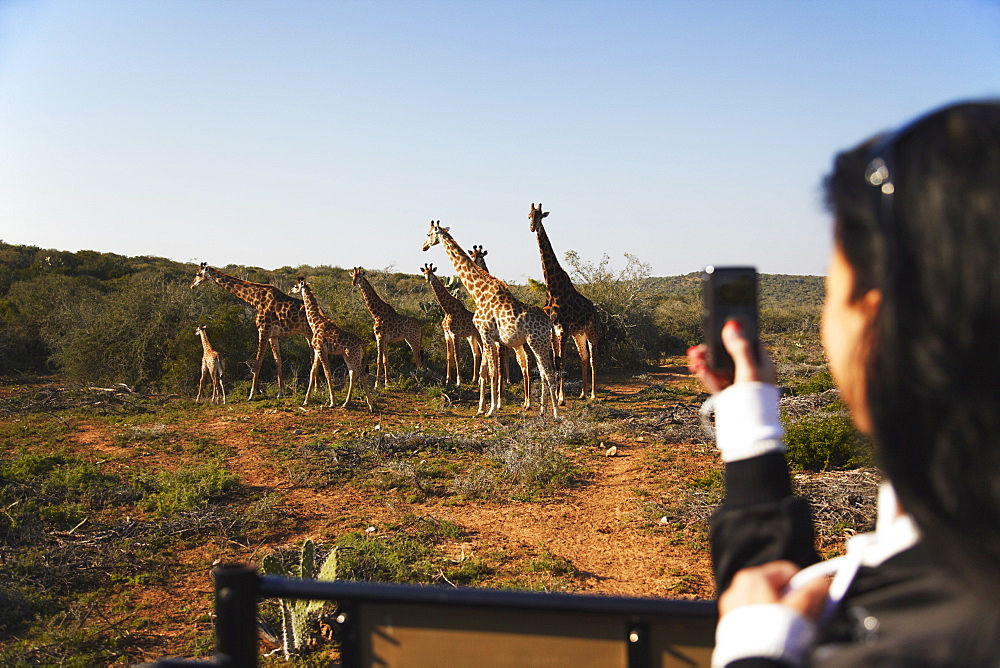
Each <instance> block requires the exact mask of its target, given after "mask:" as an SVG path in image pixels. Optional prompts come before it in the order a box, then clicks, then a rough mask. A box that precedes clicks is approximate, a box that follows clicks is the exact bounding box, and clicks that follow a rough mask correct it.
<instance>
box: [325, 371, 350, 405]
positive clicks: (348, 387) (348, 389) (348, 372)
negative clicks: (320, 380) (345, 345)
mask: <svg viewBox="0 0 1000 668" xmlns="http://www.w3.org/2000/svg"><path fill="white" fill-rule="evenodd" d="M352 394H354V369H353V368H351V365H348V366H347V397H346V398H345V399H344V403H342V404H341V405H340V407H341V408H347V404H349V403H350V401H351V395H352ZM330 405H331V406H332V405H333V404H330Z"/></svg>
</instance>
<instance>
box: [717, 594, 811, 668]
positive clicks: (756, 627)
mask: <svg viewBox="0 0 1000 668" xmlns="http://www.w3.org/2000/svg"><path fill="white" fill-rule="evenodd" d="M815 637H816V625H815V624H813V622H811V621H810V620H809V619H807V618H806V617H804V616H802V615H800V614H799V613H798V612H796V611H795V610H792V609H791V608H789V607H787V606H784V605H780V604H778V603H770V604H762V605H745V606H743V607H740V608H736V609H735V610H732V611H731V612H729V613H728V614H726V615H725V616H724V617H723V618H722V619H720V620H719V625H718V626H717V627H716V629H715V649H714V650H713V652H712V667H713V668H721V667H722V666H727V665H729V664H730V663H732V662H733V661H737V660H739V659H749V658H767V659H776V660H780V661H784V662H786V663H789V664H792V665H801V664H803V663H805V660H806V657H807V656H808V653H809V649H810V647H812V644H813V641H814V640H815Z"/></svg>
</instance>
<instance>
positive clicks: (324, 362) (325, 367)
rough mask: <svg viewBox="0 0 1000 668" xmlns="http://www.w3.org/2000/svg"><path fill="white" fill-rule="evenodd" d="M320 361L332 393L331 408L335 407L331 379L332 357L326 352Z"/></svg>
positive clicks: (327, 385)
mask: <svg viewBox="0 0 1000 668" xmlns="http://www.w3.org/2000/svg"><path fill="white" fill-rule="evenodd" d="M320 363H321V364H322V365H323V375H324V376H326V389H327V390H328V391H329V393H330V404H329V406H330V408H333V381H332V380H331V379H330V359H329V358H328V357H327V356H326V354H325V353H324V354H323V356H322V358H321V359H320Z"/></svg>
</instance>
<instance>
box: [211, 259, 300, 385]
mask: <svg viewBox="0 0 1000 668" xmlns="http://www.w3.org/2000/svg"><path fill="white" fill-rule="evenodd" d="M209 279H211V280H213V281H215V282H216V283H218V284H219V286H220V287H221V288H222V289H223V290H226V291H227V292H230V293H232V294H233V295H236V296H237V297H239V298H240V299H242V300H243V301H245V302H246V303H248V304H250V306H253V307H254V308H255V309H256V310H257V318H256V324H257V359H256V361H254V365H253V382H252V383H251V384H250V397H249V399H248V400H252V399H253V397H254V395H255V394H257V383H258V381H259V380H260V365H261V362H263V361H264V346H265V345H268V344H270V346H271V354H272V355H274V364H275V366H277V368H278V396H279V397H280V396H282V395H283V394H284V391H285V382H284V378H283V377H282V375H281V350H280V349H279V348H278V337H279V336H291V335H293V334H304V335H305V337H306V339H307V340H310V341H311V340H312V332H311V331H310V330H309V321H308V320H307V319H306V310H305V307H304V306H302V302H300V301H299V300H298V299H294V298H292V297H289V296H288V295H286V294H285V293H284V292H282V291H281V290H279V289H278V288H276V287H274V286H273V285H265V284H264V283H251V282H250V281H243V280H240V279H238V278H235V277H233V276H230V275H229V274H224V273H222V272H221V271H219V270H218V269H216V268H215V267H209V266H208V263H206V262H202V263H201V267H200V268H199V269H198V273H196V274H195V275H194V280H193V281H191V289H192V290H194V289H195V287H197V286H198V285H200V284H201V283H203V282H204V281H206V280H209Z"/></svg>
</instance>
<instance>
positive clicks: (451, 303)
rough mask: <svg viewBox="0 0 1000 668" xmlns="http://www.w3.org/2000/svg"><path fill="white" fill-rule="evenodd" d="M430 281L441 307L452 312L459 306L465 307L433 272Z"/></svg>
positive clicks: (447, 311)
mask: <svg viewBox="0 0 1000 668" xmlns="http://www.w3.org/2000/svg"><path fill="white" fill-rule="evenodd" d="M430 281H431V288H432V289H433V290H434V296H435V297H437V300H438V304H440V305H441V308H443V309H444V310H445V312H446V313H452V312H454V311H456V310H458V309H459V308H463V309H464V308H465V307H464V306H463V305H462V302H461V301H459V300H458V298H457V297H456V296H455V295H453V294H451V293H450V292H448V288H446V287H444V283H442V282H441V279H440V278H438V277H437V276H435V275H434V274H431V275H430Z"/></svg>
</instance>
